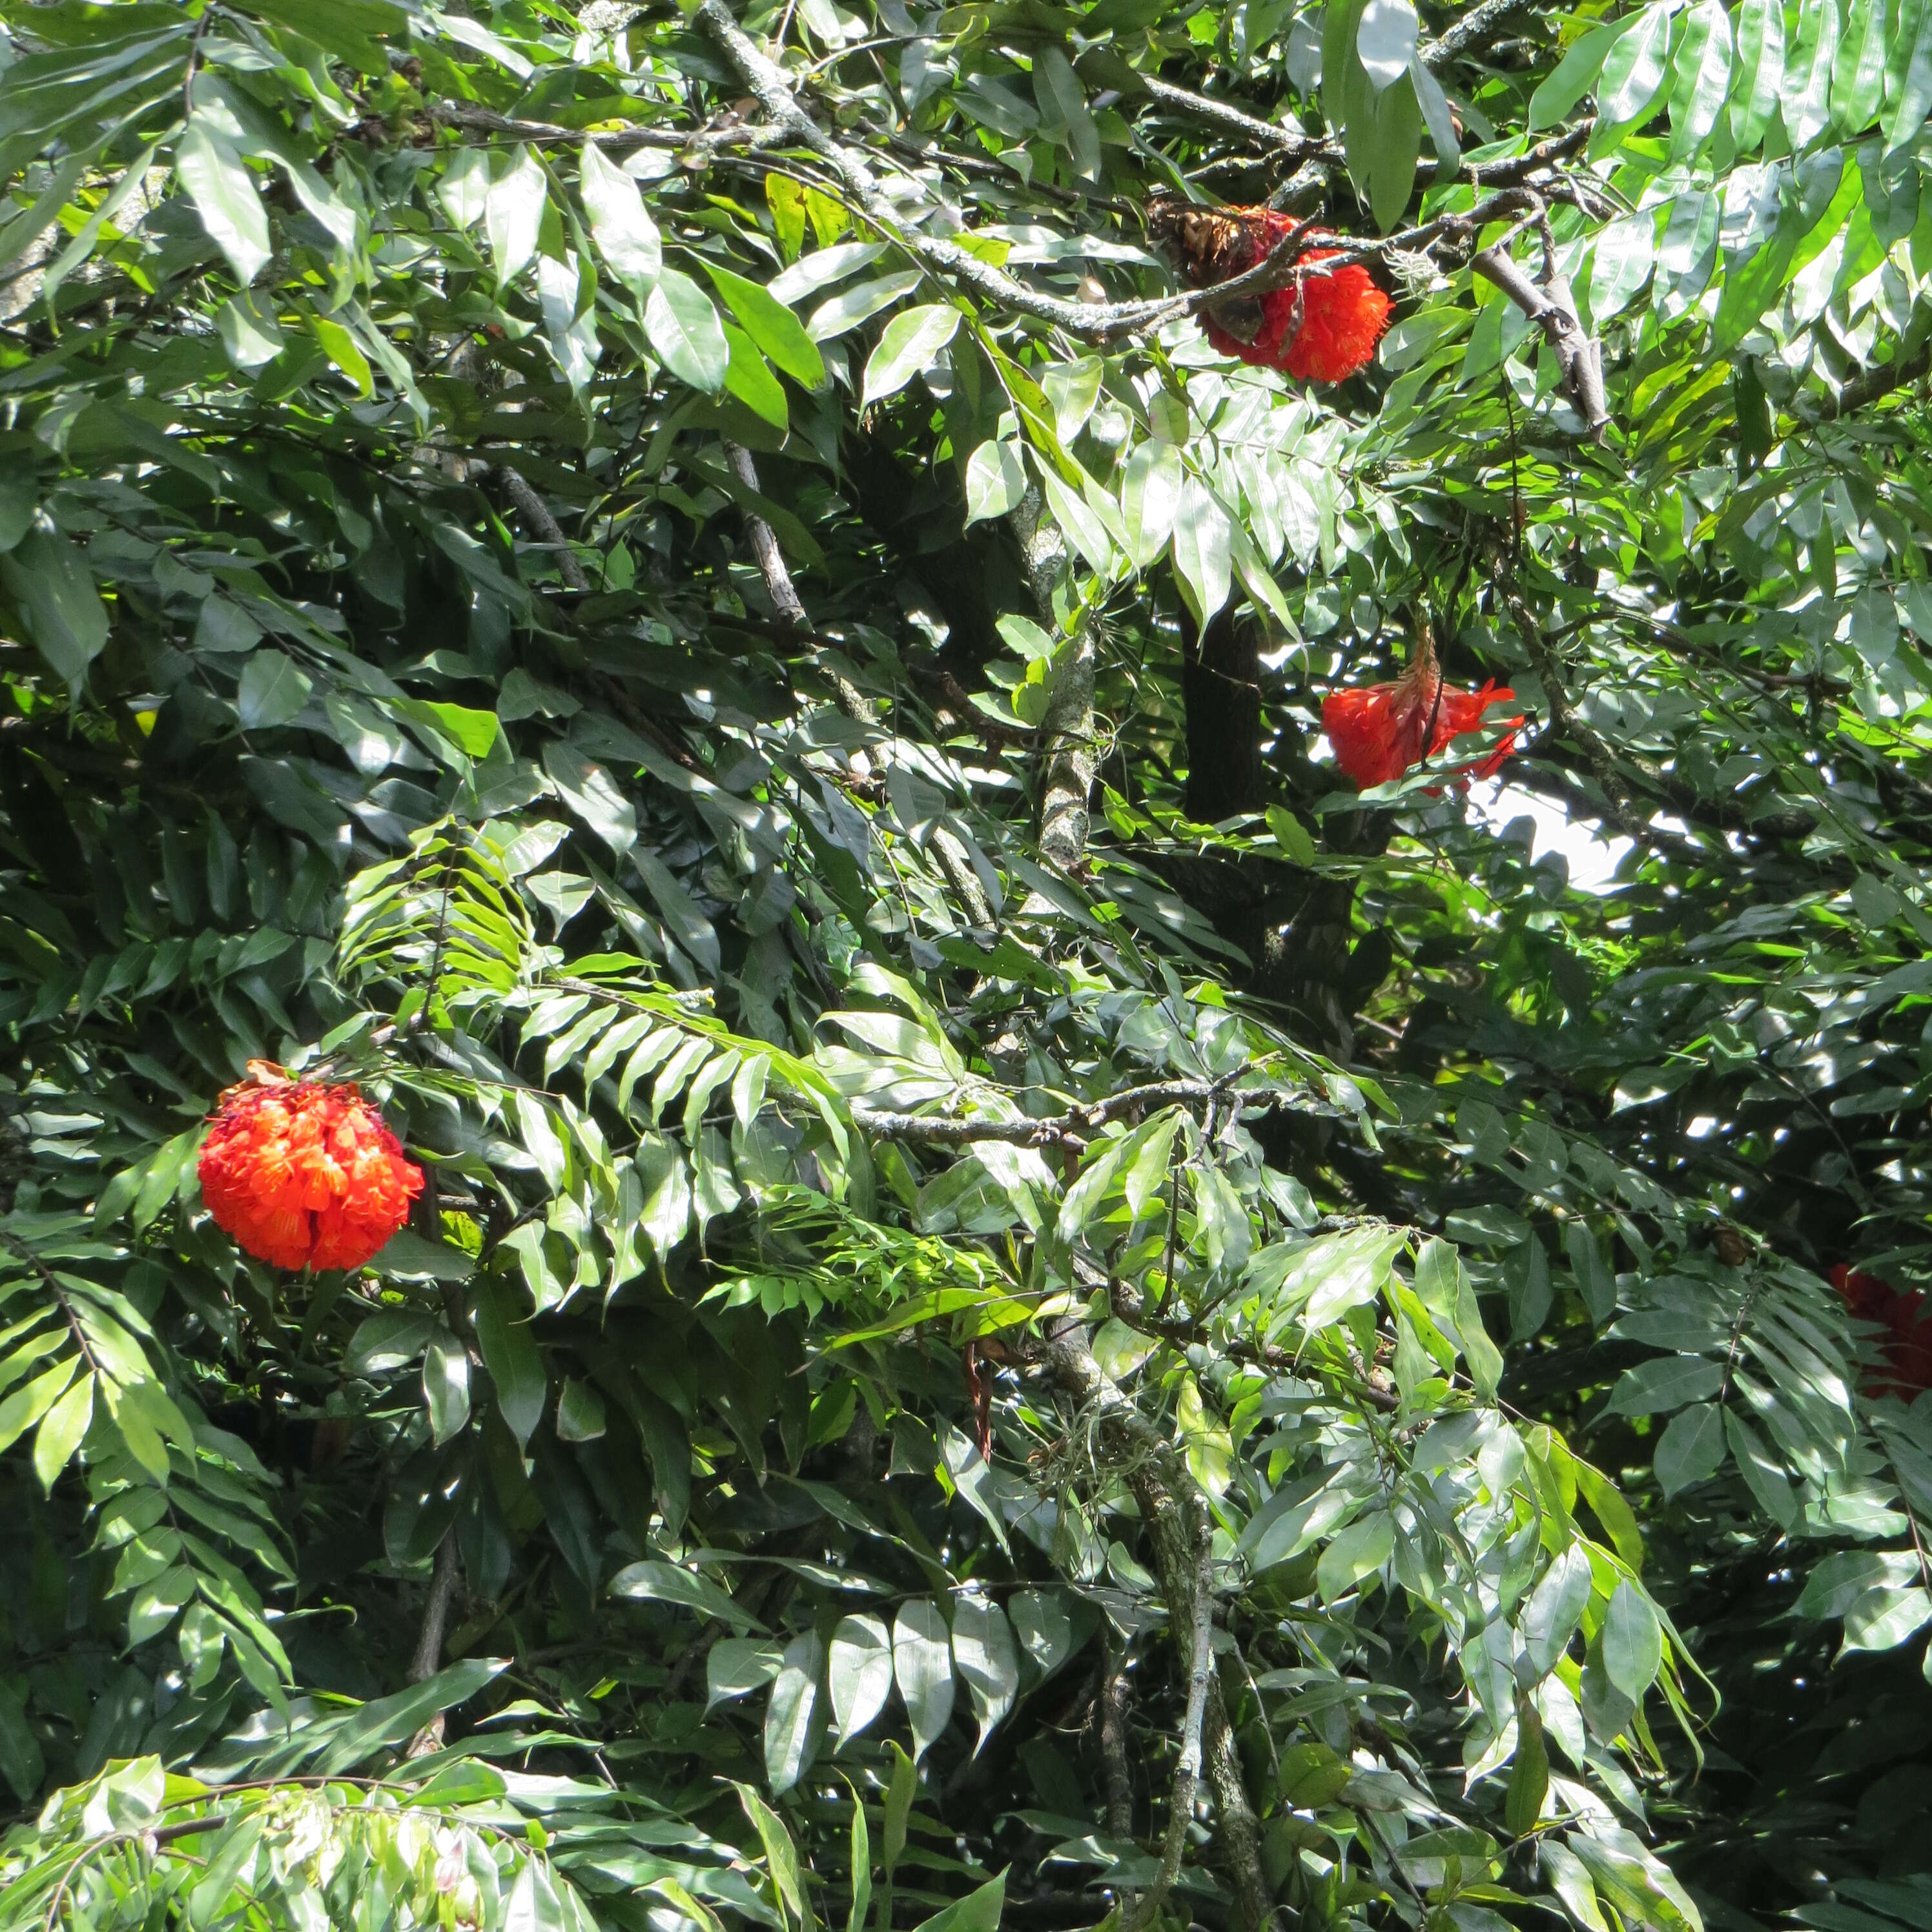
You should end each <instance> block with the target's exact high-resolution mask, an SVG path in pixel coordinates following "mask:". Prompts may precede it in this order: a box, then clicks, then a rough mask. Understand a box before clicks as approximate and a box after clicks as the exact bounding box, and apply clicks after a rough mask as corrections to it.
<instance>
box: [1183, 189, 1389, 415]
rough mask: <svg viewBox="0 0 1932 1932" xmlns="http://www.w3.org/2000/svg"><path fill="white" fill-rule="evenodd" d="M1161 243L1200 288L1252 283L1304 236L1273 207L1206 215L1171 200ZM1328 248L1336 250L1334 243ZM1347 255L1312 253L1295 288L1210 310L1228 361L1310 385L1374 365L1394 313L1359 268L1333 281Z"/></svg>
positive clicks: (1204, 319)
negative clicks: (1279, 251)
mask: <svg viewBox="0 0 1932 1932" xmlns="http://www.w3.org/2000/svg"><path fill="white" fill-rule="evenodd" d="M1149 218H1150V222H1151V226H1152V227H1153V229H1154V233H1155V234H1156V235H1157V236H1159V237H1160V238H1161V239H1163V240H1164V241H1166V242H1169V243H1171V244H1172V245H1173V247H1174V248H1175V250H1176V251H1177V252H1178V254H1179V255H1180V257H1181V262H1182V265H1183V266H1184V268H1185V269H1186V270H1187V276H1188V279H1189V280H1190V281H1192V282H1193V284H1194V286H1195V287H1196V288H1213V287H1216V286H1217V284H1220V283H1222V282H1225V281H1232V279H1233V278H1234V277H1235V276H1236V275H1245V274H1247V272H1248V270H1249V269H1252V268H1253V267H1255V266H1256V265H1257V264H1258V263H1260V262H1262V260H1265V258H1266V257H1267V256H1268V254H1270V253H1271V251H1273V249H1274V248H1275V246H1276V245H1277V243H1279V242H1281V241H1282V240H1283V239H1284V238H1285V237H1286V236H1287V235H1288V234H1289V233H1290V232H1291V230H1292V229H1294V228H1295V227H1296V226H1297V225H1298V224H1297V223H1296V222H1295V218H1294V217H1293V216H1292V215H1287V214H1282V213H1281V212H1280V211H1279V210H1278V209H1276V208H1196V207H1190V206H1187V205H1184V204H1182V203H1179V202H1172V201H1166V202H1156V203H1155V204H1154V206H1153V208H1151V209H1150V211H1149ZM1324 239H1327V240H1330V241H1333V240H1334V239H1335V238H1334V236H1326V237H1325V238H1324ZM1340 253H1341V251H1340V249H1338V248H1310V249H1309V250H1308V251H1307V252H1306V253H1305V254H1302V255H1301V256H1299V257H1298V258H1297V260H1296V264H1295V266H1296V268H1297V269H1298V271H1300V270H1307V271H1310V272H1308V273H1298V274H1297V275H1296V277H1295V281H1294V282H1293V283H1292V284H1290V286H1289V287H1286V288H1283V289H1271V290H1268V292H1267V293H1265V294H1263V295H1259V296H1235V297H1233V298H1232V299H1230V300H1229V301H1228V302H1217V303H1215V304H1214V305H1211V306H1210V307H1209V308H1206V309H1204V310H1203V311H1202V315H1201V326H1202V330H1203V332H1205V334H1206V335H1207V338H1208V341H1210V342H1211V343H1212V344H1214V347H1216V348H1217V349H1218V350H1220V352H1221V353H1222V354H1223V356H1238V357H1239V358H1240V359H1241V361H1243V362H1251V363H1253V364H1254V365H1256V367H1257V368H1265V369H1286V371H1288V373H1289V374H1290V375H1291V376H1294V377H1298V378H1299V379H1300V380H1302V381H1303V382H1313V383H1343V382H1346V381H1347V380H1348V379H1349V377H1351V376H1352V375H1354V374H1355V373H1356V372H1357V371H1358V370H1361V369H1364V368H1367V366H1368V365H1369V364H1370V362H1372V361H1373V359H1374V357H1375V353H1376V344H1377V343H1378V342H1379V341H1381V339H1382V331H1383V330H1384V329H1386V328H1387V327H1388V319H1389V311H1390V310H1391V308H1393V306H1394V305H1393V304H1392V303H1391V302H1390V300H1389V298H1388V296H1387V295H1386V294H1385V293H1383V291H1382V290H1381V289H1380V288H1379V287H1377V286H1376V282H1375V281H1374V279H1373V277H1371V276H1370V274H1369V272H1368V271H1367V269H1365V268H1364V267H1363V266H1362V265H1361V263H1359V262H1350V263H1346V265H1345V266H1343V267H1341V268H1339V269H1334V270H1333V271H1331V272H1329V273H1328V274H1326V275H1324V274H1322V273H1321V272H1320V269H1319V265H1320V264H1321V263H1324V262H1327V261H1330V260H1333V259H1334V257H1336V256H1337V255H1338V254H1340Z"/></svg>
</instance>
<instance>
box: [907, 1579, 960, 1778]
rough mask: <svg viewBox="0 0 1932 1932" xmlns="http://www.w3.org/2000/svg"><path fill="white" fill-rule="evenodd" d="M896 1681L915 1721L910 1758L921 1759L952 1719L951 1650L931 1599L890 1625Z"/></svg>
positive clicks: (912, 1605) (923, 1599)
mask: <svg viewBox="0 0 1932 1932" xmlns="http://www.w3.org/2000/svg"><path fill="white" fill-rule="evenodd" d="M892 1677H893V1680H894V1682H896V1683H897V1684H898V1688H899V1695H900V1696H901V1697H902V1698H904V1700H905V1707H906V1713H907V1716H908V1717H909V1718H910V1719H911V1721H912V1745H913V1750H912V1754H913V1757H914V1759H915V1760H916V1759H919V1758H921V1757H924V1756H925V1755H926V1752H927V1751H929V1750H930V1749H931V1748H932V1745H933V1743H934V1741H935V1739H937V1738H938V1736H939V1734H940V1733H941V1732H942V1731H943V1730H945V1728H946V1726H947V1720H948V1719H949V1718H950V1717H951V1716H952V1715H953V1646H952V1644H951V1643H950V1641H949V1640H948V1637H947V1629H946V1619H944V1617H943V1616H941V1615H940V1613H939V1607H938V1605H937V1604H935V1603H934V1602H933V1601H932V1599H931V1598H929V1597H915V1598H913V1599H912V1600H911V1601H910V1602H909V1603H907V1604H904V1605H903V1606H901V1609H900V1610H899V1613H898V1616H897V1618H896V1619H894V1622H893V1624H892Z"/></svg>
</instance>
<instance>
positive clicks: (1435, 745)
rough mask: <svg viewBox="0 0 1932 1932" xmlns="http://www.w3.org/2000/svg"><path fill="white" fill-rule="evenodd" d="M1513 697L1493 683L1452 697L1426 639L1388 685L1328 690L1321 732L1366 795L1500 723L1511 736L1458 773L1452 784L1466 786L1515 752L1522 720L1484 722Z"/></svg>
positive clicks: (1489, 771) (1424, 638) (1323, 705)
mask: <svg viewBox="0 0 1932 1932" xmlns="http://www.w3.org/2000/svg"><path fill="white" fill-rule="evenodd" d="M1515 696H1516V693H1515V692H1514V691H1512V690H1511V689H1510V688H1508V685H1504V686H1503V687H1502V688H1501V689H1499V688H1497V686H1496V684H1495V682H1493V681H1492V682H1490V683H1488V684H1486V685H1484V686H1483V688H1482V689H1481V690H1480V691H1457V690H1455V689H1454V688H1451V686H1449V685H1445V683H1444V682H1442V673H1441V672H1440V671H1439V670H1437V669H1436V652H1435V650H1434V649H1433V646H1431V644H1430V640H1429V637H1428V634H1427V631H1425V632H1424V633H1423V634H1422V635H1421V637H1420V639H1419V640H1418V643H1417V644H1416V647H1415V655H1414V657H1412V658H1411V659H1410V660H1409V668H1408V669H1407V670H1406V671H1404V672H1403V674H1402V676H1400V677H1399V678H1398V679H1396V681H1395V682H1394V683H1393V684H1371V685H1357V686H1356V687H1355V688H1354V689H1352V690H1349V691H1331V692H1330V693H1329V694H1328V696H1327V697H1325V698H1324V699H1323V700H1322V730H1324V731H1325V732H1326V733H1328V742H1329V743H1330V744H1331V745H1333V746H1334V748H1335V762H1336V763H1337V764H1338V765H1340V766H1341V768H1342V769H1343V772H1344V773H1345V774H1346V775H1347V776H1348V777H1349V778H1352V779H1353V780H1354V781H1355V783H1356V784H1358V785H1359V786H1361V787H1362V788H1363V789H1364V790H1367V789H1368V787H1370V786H1371V785H1379V784H1388V783H1389V782H1390V781H1391V779H1394V778H1400V777H1401V776H1402V775H1403V772H1406V771H1407V770H1408V769H1409V767H1410V766H1412V765H1419V764H1420V763H1421V762H1422V761H1423V760H1424V758H1430V757H1434V756H1435V755H1436V753H1437V752H1438V751H1441V750H1442V748H1443V747H1444V746H1445V745H1447V744H1448V742H1450V740H1451V739H1453V738H1457V737H1460V736H1461V735H1462V733H1464V732H1465V731H1477V730H1481V729H1482V727H1483V726H1484V723H1485V722H1486V720H1485V718H1484V713H1485V712H1487V711H1488V710H1489V709H1490V706H1492V705H1496V704H1503V703H1508V702H1509V701H1510V700H1511V699H1513V698H1514V697H1515ZM1487 722H1488V723H1490V724H1507V725H1508V727H1509V735H1508V736H1507V737H1505V739H1503V741H1502V743H1501V744H1499V745H1497V747H1496V749H1495V750H1494V751H1490V752H1489V753H1488V754H1486V755H1485V756H1484V757H1482V758H1481V759H1479V760H1477V761H1476V762H1475V763H1473V764H1469V765H1464V766H1460V767H1459V768H1458V771H1457V778H1458V781H1459V782H1460V783H1462V784H1467V783H1468V782H1469V778H1471V777H1472V776H1473V777H1476V778H1488V777H1490V776H1491V775H1493V773H1494V772H1496V771H1497V770H1498V769H1500V768H1501V766H1502V763H1503V761H1504V760H1505V759H1506V758H1508V757H1509V755H1510V754H1511V752H1512V751H1514V750H1515V749H1516V734H1517V730H1519V729H1520V727H1521V726H1522V724H1523V719H1522V718H1521V717H1520V716H1519V717H1515V718H1507V719H1503V718H1490V719H1487Z"/></svg>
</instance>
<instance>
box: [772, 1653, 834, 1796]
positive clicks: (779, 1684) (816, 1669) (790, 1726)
mask: <svg viewBox="0 0 1932 1932" xmlns="http://www.w3.org/2000/svg"><path fill="white" fill-rule="evenodd" d="M824 1669H825V1646H824V1645H823V1643H820V1641H819V1639H818V1637H817V1634H816V1633H815V1632H814V1631H805V1632H804V1633H802V1634H801V1635H799V1636H797V1637H793V1639H792V1640H791V1642H790V1643H788V1644H787V1646H785V1649H784V1656H783V1658H782V1659H781V1661H780V1663H779V1665H778V1675H777V1676H775V1677H774V1678H773V1679H772V1690H771V1697H770V1700H769V1703H767V1704H766V1707H765V1778H766V1782H767V1783H768V1784H769V1785H770V1787H771V1790H772V1796H773V1797H774V1798H775V1797H777V1796H778V1795H779V1794H780V1793H782V1792H786V1791H789V1790H790V1789H791V1788H792V1787H793V1785H794V1784H796V1783H797V1782H798V1781H799V1779H800V1778H802V1777H803V1776H804V1775H805V1772H807V1771H808V1770H809V1769H811V1760H812V1759H813V1757H814V1756H815V1755H816V1754H817V1742H818V1733H819V1731H820V1730H822V1729H823V1724H822V1721H821V1722H818V1723H814V1720H815V1719H816V1718H817V1715H818V1712H817V1705H818V1684H819V1679H820V1676H821V1675H822V1674H823V1671H824Z"/></svg>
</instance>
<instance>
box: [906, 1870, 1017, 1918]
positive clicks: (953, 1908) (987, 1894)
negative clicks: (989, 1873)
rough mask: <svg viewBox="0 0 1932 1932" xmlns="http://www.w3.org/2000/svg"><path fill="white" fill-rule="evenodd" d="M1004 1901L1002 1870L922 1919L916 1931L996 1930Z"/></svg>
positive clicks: (1005, 1881)
mask: <svg viewBox="0 0 1932 1932" xmlns="http://www.w3.org/2000/svg"><path fill="white" fill-rule="evenodd" d="M1006 1903H1007V1875H1006V1873H1004V1872H1001V1873H999V1874H998V1876H996V1877H994V1878H989V1879H988V1880H987V1881H986V1883H985V1884H984V1885H981V1886H980V1887H979V1888H977V1890H976V1891H970V1892H968V1894H966V1896H965V1897H964V1898H961V1899H956V1900H954V1901H953V1903H952V1904H950V1905H949V1906H947V1907H946V1908H945V1909H944V1911H941V1912H935V1913H934V1914H933V1915H932V1917H931V1918H928V1919H926V1920H924V1921H922V1922H921V1924H919V1927H918V1928H917V1932H999V1925H1000V1921H1001V1916H1002V1915H1003V1914H1004V1912H1005V1910H1006Z"/></svg>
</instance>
